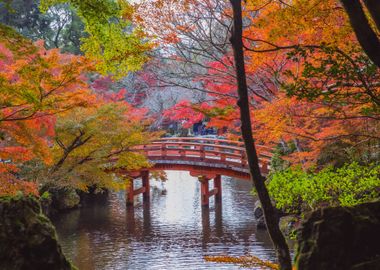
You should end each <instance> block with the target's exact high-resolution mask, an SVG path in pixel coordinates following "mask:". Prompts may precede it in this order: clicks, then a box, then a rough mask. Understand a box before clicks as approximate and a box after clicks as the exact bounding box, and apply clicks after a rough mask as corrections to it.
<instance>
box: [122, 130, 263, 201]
mask: <svg viewBox="0 0 380 270" xmlns="http://www.w3.org/2000/svg"><path fill="white" fill-rule="evenodd" d="M135 150H136V151H139V152H142V153H144V154H145V156H146V157H147V158H148V159H149V161H150V162H151V163H152V164H153V166H152V167H151V168H149V171H152V170H153V171H154V170H179V171H189V172H190V174H191V175H192V176H194V177H198V179H199V180H200V182H201V193H202V205H205V206H206V205H208V201H209V198H210V197H211V196H213V195H215V199H216V200H220V199H221V182H220V181H221V175H225V176H231V177H235V178H240V179H246V180H249V178H250V175H249V169H248V163H247V156H246V152H245V148H244V144H243V142H238V141H230V140H221V139H214V138H205V137H170V138H161V139H157V140H154V141H152V142H151V143H149V144H147V145H142V146H138V147H136V148H135ZM270 150H271V149H270V148H267V147H264V146H260V145H258V146H257V152H258V155H259V161H260V168H261V172H262V174H264V175H265V174H267V173H268V164H269V161H270V158H271V153H270ZM149 171H148V170H144V171H142V172H141V173H139V174H137V175H136V177H141V178H142V182H143V186H142V187H141V188H139V189H137V190H134V189H133V181H132V185H131V188H130V190H129V192H128V199H127V200H128V203H129V204H133V197H134V196H135V195H137V194H140V193H143V195H144V199H148V198H149ZM211 179H214V189H212V190H209V180H211Z"/></svg>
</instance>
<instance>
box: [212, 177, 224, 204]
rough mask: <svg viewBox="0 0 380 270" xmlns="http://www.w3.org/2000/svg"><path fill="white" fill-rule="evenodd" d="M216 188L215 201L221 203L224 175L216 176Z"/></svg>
mask: <svg viewBox="0 0 380 270" xmlns="http://www.w3.org/2000/svg"><path fill="white" fill-rule="evenodd" d="M214 188H215V189H216V190H217V192H216V194H215V202H218V203H220V202H221V201H222V176H221V175H220V174H218V175H217V176H216V177H215V178H214Z"/></svg>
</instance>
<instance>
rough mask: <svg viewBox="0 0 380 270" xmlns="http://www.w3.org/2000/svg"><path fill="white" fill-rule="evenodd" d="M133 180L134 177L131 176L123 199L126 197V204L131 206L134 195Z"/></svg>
mask: <svg viewBox="0 0 380 270" xmlns="http://www.w3.org/2000/svg"><path fill="white" fill-rule="evenodd" d="M133 180H134V178H131V180H129V186H128V187H127V189H126V190H125V191H126V194H125V199H126V204H127V206H133V201H134V200H133V198H134V197H135V196H134V189H133Z"/></svg>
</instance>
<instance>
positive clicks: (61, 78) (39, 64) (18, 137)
mask: <svg viewBox="0 0 380 270" xmlns="http://www.w3.org/2000/svg"><path fill="white" fill-rule="evenodd" d="M0 36H1V42H0V67H1V71H0V89H1V91H0V132H1V145H2V147H1V150H0V159H1V164H0V167H1V172H2V173H1V178H0V181H1V182H2V183H3V184H2V186H4V187H7V186H8V188H6V189H4V190H2V192H5V191H6V190H8V191H9V193H14V191H15V190H17V189H16V188H14V189H11V188H10V187H11V186H12V185H13V186H14V185H16V183H18V184H17V185H18V186H20V185H21V183H23V182H20V181H19V180H18V179H17V178H18V177H17V173H18V172H19V169H20V166H21V165H22V164H23V163H25V162H27V161H30V160H32V159H40V160H41V161H42V162H44V163H46V164H49V163H51V162H52V157H51V154H50V150H49V140H50V138H51V136H52V135H53V134H54V119H55V117H54V116H55V115H56V114H58V113H62V112H64V111H67V110H69V109H71V108H73V107H78V106H79V107H80V106H86V105H87V104H88V102H89V99H88V97H85V95H86V94H87V93H88V89H86V88H85V83H84V81H83V72H84V71H85V70H86V71H87V70H91V65H90V63H89V62H88V61H86V60H85V59H84V58H83V57H72V56H68V55H62V54H60V53H59V52H58V51H57V50H50V51H46V50H45V49H44V48H43V47H42V46H40V45H34V44H32V43H31V42H30V41H29V40H27V39H25V38H23V37H22V36H20V35H19V34H17V33H15V32H14V31H13V30H12V29H10V28H8V27H5V26H0ZM23 184H25V185H27V186H28V187H30V186H31V185H30V184H27V183H23ZM28 190H30V188H29V189H28Z"/></svg>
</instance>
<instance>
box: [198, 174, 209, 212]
mask: <svg viewBox="0 0 380 270" xmlns="http://www.w3.org/2000/svg"><path fill="white" fill-rule="evenodd" d="M198 180H199V182H201V204H202V207H208V205H209V197H210V196H209V180H210V179H208V178H206V177H205V176H199V177H198Z"/></svg>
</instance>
